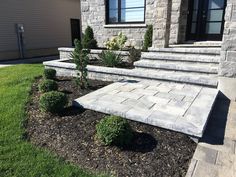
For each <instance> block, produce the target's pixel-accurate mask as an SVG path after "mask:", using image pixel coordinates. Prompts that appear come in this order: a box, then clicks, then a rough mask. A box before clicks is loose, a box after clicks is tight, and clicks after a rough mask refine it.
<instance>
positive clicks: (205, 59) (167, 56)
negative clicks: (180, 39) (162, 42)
mask: <svg viewBox="0 0 236 177" xmlns="http://www.w3.org/2000/svg"><path fill="white" fill-rule="evenodd" d="M141 59H142V60H171V61H186V62H202V63H219V61H220V56H209V55H194V54H191V55H190V54H189V55H186V54H176V53H156V52H143V53H142V57H141Z"/></svg>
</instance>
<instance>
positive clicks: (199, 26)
mask: <svg viewBox="0 0 236 177" xmlns="http://www.w3.org/2000/svg"><path fill="white" fill-rule="evenodd" d="M193 3H194V0H189V4H188V17H187V28H186V40H192V41H207V40H211V41H221V40H222V37H223V32H224V25H225V19H224V17H225V10H226V5H227V0H224V7H223V15H222V21H221V23H222V24H221V32H220V34H206V33H205V30H206V23H207V20H203V15H204V14H203V11H204V9H207V11H206V12H205V16H207V13H208V4H209V0H199V7H198V12H197V21H196V33H195V34H193V33H191V29H192V17H193V13H192V12H193V10H194V9H193ZM205 18H207V17H205Z"/></svg>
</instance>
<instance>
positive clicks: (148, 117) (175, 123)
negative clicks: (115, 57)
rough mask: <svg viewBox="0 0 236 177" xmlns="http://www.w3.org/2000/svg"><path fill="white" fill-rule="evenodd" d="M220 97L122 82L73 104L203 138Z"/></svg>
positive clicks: (212, 93) (174, 87) (200, 89)
mask: <svg viewBox="0 0 236 177" xmlns="http://www.w3.org/2000/svg"><path fill="white" fill-rule="evenodd" d="M217 94H218V90H217V89H212V88H206V87H200V86H192V85H186V84H177V83H166V82H163V83H162V82H154V81H153V82H152V81H121V82H116V83H113V84H111V85H109V86H107V87H104V88H102V89H99V90H97V91H95V92H93V93H90V94H88V95H86V96H83V97H81V98H78V99H76V100H75V101H74V105H75V106H81V107H84V108H86V109H92V110H95V111H99V112H103V113H107V114H113V115H117V116H121V117H125V118H127V119H131V120H135V121H139V122H143V123H147V124H150V125H154V126H158V127H162V128H166V129H170V130H174V131H178V132H182V133H185V134H188V135H191V136H195V137H202V134H203V132H204V129H205V126H206V122H207V120H208V117H209V114H210V112H211V110H212V107H213V104H214V102H215V99H216V97H217Z"/></svg>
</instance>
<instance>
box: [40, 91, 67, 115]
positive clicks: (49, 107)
mask: <svg viewBox="0 0 236 177" xmlns="http://www.w3.org/2000/svg"><path fill="white" fill-rule="evenodd" d="M67 103H68V100H67V96H66V95H65V94H64V93H62V92H58V91H51V92H47V93H44V94H43V95H42V96H41V97H40V100H39V106H40V109H41V110H42V111H44V112H51V113H59V112H61V111H62V110H63V109H64V108H65V106H66V104H67Z"/></svg>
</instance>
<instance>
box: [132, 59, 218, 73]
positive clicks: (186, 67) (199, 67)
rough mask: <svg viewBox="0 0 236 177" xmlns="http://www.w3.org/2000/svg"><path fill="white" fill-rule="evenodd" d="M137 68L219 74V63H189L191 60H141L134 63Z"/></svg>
mask: <svg viewBox="0 0 236 177" xmlns="http://www.w3.org/2000/svg"><path fill="white" fill-rule="evenodd" d="M134 65H135V67H136V68H143V69H147V70H148V69H151V70H161V69H163V70H174V71H180V72H181V71H183V72H195V73H207V74H217V73H218V65H217V64H211V63H209V64H208V63H194V64H193V63H189V62H172V61H161V60H160V61H151V60H140V61H137V62H135V63H134Z"/></svg>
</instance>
